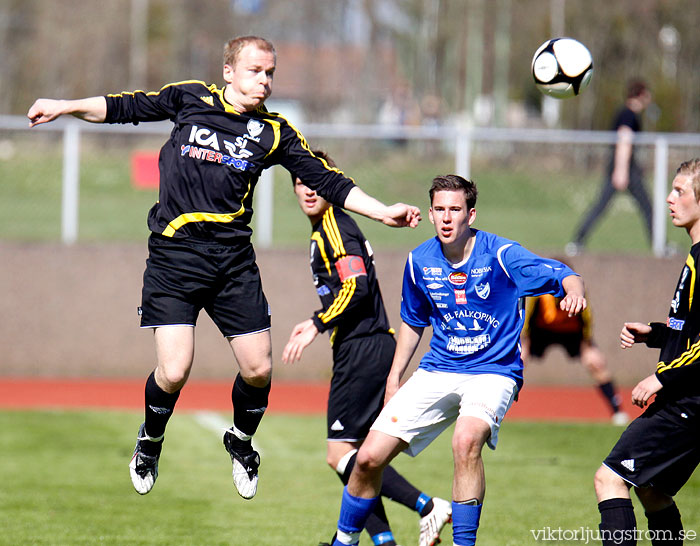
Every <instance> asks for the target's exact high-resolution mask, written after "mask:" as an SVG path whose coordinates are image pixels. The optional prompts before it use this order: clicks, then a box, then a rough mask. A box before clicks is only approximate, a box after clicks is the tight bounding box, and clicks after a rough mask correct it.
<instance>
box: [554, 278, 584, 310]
mask: <svg viewBox="0 0 700 546" xmlns="http://www.w3.org/2000/svg"><path fill="white" fill-rule="evenodd" d="M561 285H562V288H564V292H565V293H566V295H565V296H564V297H563V298H562V299H561V302H559V307H560V308H561V310H562V311H566V312H567V313H569V316H570V317H572V316H574V315H578V314H579V313H580V312H581V311H583V310H584V309H585V308H586V305H587V304H586V289H585V286H584V284H583V279H582V278H581V277H579V276H578V275H569V276H568V277H565V278H564V280H562V282H561Z"/></svg>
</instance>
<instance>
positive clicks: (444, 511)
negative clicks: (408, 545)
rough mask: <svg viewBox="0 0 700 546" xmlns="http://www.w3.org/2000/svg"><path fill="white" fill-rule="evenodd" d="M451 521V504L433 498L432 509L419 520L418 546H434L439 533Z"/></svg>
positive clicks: (438, 539)
mask: <svg viewBox="0 0 700 546" xmlns="http://www.w3.org/2000/svg"><path fill="white" fill-rule="evenodd" d="M450 521H452V503H451V502H448V501H446V500H444V499H439V498H438V497H433V509H432V510H431V511H430V513H429V514H428V515H427V516H423V517H422V518H420V536H419V537H418V546H434V545H435V544H438V543H439V542H440V531H442V528H443V527H444V526H445V525H446V524H447V523H449V522H450Z"/></svg>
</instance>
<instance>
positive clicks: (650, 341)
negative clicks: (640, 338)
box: [646, 322, 668, 349]
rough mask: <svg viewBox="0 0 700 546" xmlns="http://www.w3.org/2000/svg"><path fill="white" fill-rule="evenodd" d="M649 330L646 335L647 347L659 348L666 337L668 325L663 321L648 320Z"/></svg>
mask: <svg viewBox="0 0 700 546" xmlns="http://www.w3.org/2000/svg"><path fill="white" fill-rule="evenodd" d="M649 326H651V332H650V333H649V336H648V337H647V341H646V345H647V347H651V348H655V349H660V348H661V347H663V346H664V344H665V343H666V340H667V339H668V327H667V326H666V325H665V324H664V323H663V322H650V323H649Z"/></svg>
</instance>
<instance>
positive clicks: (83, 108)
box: [27, 97, 107, 127]
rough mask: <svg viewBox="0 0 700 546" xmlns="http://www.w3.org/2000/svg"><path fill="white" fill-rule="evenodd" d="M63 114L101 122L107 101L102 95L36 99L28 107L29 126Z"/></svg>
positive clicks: (105, 114) (104, 114) (46, 121)
mask: <svg viewBox="0 0 700 546" xmlns="http://www.w3.org/2000/svg"><path fill="white" fill-rule="evenodd" d="M64 114H71V115H73V116H75V117H76V118H79V119H82V120H85V121H90V122H92V123H102V122H104V120H105V118H106V117H107V101H106V100H105V98H104V97H89V98H86V99H77V100H55V99H37V100H36V101H35V102H34V104H32V106H31V107H30V108H29V111H28V112H27V117H28V118H29V126H30V127H34V126H35V125H39V124H41V123H48V122H49V121H53V120H55V119H56V118H58V117H59V116H62V115H64Z"/></svg>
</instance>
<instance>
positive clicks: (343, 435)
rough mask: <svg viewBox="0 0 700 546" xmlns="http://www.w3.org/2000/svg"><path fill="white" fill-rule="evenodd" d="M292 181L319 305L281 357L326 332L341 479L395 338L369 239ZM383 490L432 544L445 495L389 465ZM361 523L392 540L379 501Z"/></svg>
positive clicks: (375, 408)
mask: <svg viewBox="0 0 700 546" xmlns="http://www.w3.org/2000/svg"><path fill="white" fill-rule="evenodd" d="M314 155H315V156H317V157H321V158H322V159H323V160H324V161H326V163H327V164H328V165H329V166H330V167H331V168H335V162H334V161H333V160H332V159H331V158H330V157H328V155H327V154H325V153H324V152H322V151H317V150H315V151H314ZM292 182H293V184H294V193H295V194H296V196H297V199H298V201H299V206H300V208H301V210H302V211H303V212H304V214H306V215H307V216H308V217H309V220H310V221H311V226H312V232H311V256H310V258H311V273H312V275H313V279H314V285H315V287H316V292H317V293H318V295H319V298H320V299H321V305H322V308H321V309H320V310H318V311H316V312H315V313H314V314H313V316H312V317H311V318H310V319H307V320H305V321H303V322H300V323H299V324H297V325H296V326H295V327H294V328H293V329H292V333H291V335H290V338H289V342H288V343H287V345H286V347H285V348H284V353H283V356H282V360H283V361H285V362H289V363H291V362H294V361H296V360H299V359H300V358H301V355H302V353H303V351H304V349H305V348H306V347H308V345H309V344H310V343H311V342H312V341H313V340H314V339H315V338H316V336H317V335H318V334H319V333H320V332H326V331H328V332H329V333H330V335H331V344H332V347H333V377H332V379H331V388H330V393H329V396H328V412H327V426H328V441H327V455H326V461H327V462H328V465H329V466H330V467H331V468H332V469H333V470H335V471H336V472H337V473H338V475H339V476H340V479H341V480H342V482H343V483H344V484H347V480H348V477H349V476H350V473H351V471H352V468H353V466H354V464H355V454H356V453H357V449H358V447H359V446H360V444H361V443H362V440H364V438H365V437H366V436H367V433H368V432H369V428H370V426H371V425H372V423H373V422H374V420H375V418H376V417H377V415H378V414H379V411H380V410H381V408H382V405H383V402H384V393H385V387H386V378H387V375H388V374H389V370H390V369H391V362H392V359H393V357H394V349H395V348H396V342H395V341H394V336H393V330H392V329H391V328H390V326H389V320H388V318H387V316H386V311H385V308H384V302H383V300H382V294H381V291H380V289H379V283H378V282H377V275H376V272H375V268H374V254H373V252H372V248H371V246H370V244H369V241H367V239H365V237H364V235H363V234H362V232H361V231H360V228H359V227H358V226H357V224H356V223H355V221H354V220H353V219H352V218H351V217H350V216H349V215H347V214H346V213H345V212H343V211H342V210H340V209H338V208H336V207H334V206H332V205H331V204H330V203H329V202H328V201H326V200H325V199H323V198H322V197H320V196H319V195H318V194H317V193H316V192H315V191H314V190H312V189H311V188H309V187H308V186H306V185H305V184H304V182H303V181H302V180H301V179H300V178H298V177H297V176H296V175H295V174H292ZM382 495H383V496H385V497H388V498H390V499H392V500H394V501H396V502H399V503H401V504H403V505H405V506H407V507H408V508H410V509H412V510H415V511H417V512H418V513H419V514H420V515H421V516H422V517H421V522H420V538H419V544H420V546H427V545H430V544H433V543H434V541H436V540H437V539H438V538H439V533H440V530H441V529H442V527H443V526H444V525H445V523H447V522H448V521H449V519H450V513H451V507H450V503H449V502H447V501H445V500H442V499H438V498H431V497H430V496H428V495H426V494H424V493H421V492H420V491H419V490H418V489H416V488H415V487H414V486H413V485H411V484H410V483H409V482H408V481H407V480H406V479H405V478H404V477H403V476H401V475H400V474H399V473H398V472H396V470H394V469H393V468H392V467H391V466H389V467H387V469H386V470H385V472H384V476H383V481H382ZM365 529H366V530H367V532H368V533H369V535H370V536H371V537H372V541H373V542H374V543H375V544H382V545H384V546H394V545H395V544H396V542H395V540H394V537H393V534H392V532H391V528H390V526H389V522H388V519H387V517H386V513H385V511H384V506H383V504H382V503H381V502H379V503H378V504H377V507H376V509H375V511H374V513H373V514H372V515H371V516H370V518H369V519H368V521H367V524H366V525H365Z"/></svg>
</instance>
